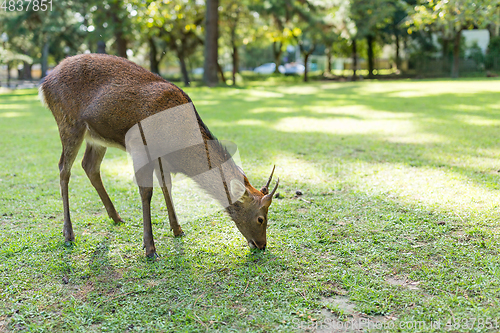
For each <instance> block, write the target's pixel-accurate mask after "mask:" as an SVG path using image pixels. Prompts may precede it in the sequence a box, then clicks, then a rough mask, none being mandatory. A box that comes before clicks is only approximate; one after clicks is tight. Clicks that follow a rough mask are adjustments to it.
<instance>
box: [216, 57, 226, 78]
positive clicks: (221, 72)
mask: <svg viewBox="0 0 500 333" xmlns="http://www.w3.org/2000/svg"><path fill="white" fill-rule="evenodd" d="M217 72H218V73H219V75H220V79H221V80H222V82H224V83H226V78H225V77H224V71H223V70H222V67H221V66H220V65H219V62H217Z"/></svg>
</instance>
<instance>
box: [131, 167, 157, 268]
mask: <svg viewBox="0 0 500 333" xmlns="http://www.w3.org/2000/svg"><path fill="white" fill-rule="evenodd" d="M151 164H152V163H150V164H148V165H146V166H144V167H142V168H141V169H140V170H139V171H137V172H136V179H137V183H138V184H139V192H140V194H141V201H142V217H143V226H144V236H143V240H144V248H145V249H146V256H147V257H149V258H154V257H157V256H158V254H156V248H155V241H154V238H153V227H152V225H151V198H152V197H153V171H154V166H153V165H151Z"/></svg>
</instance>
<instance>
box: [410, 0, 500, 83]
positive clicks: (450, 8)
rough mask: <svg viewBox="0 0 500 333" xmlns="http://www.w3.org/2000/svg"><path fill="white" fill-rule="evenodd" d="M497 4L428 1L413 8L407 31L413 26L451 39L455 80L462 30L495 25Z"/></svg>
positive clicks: (484, 0) (490, 0) (494, 1)
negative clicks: (439, 33)
mask: <svg viewBox="0 0 500 333" xmlns="http://www.w3.org/2000/svg"><path fill="white" fill-rule="evenodd" d="M499 5H500V0H428V2H427V3H425V4H422V5H420V6H416V7H415V12H414V13H413V14H412V15H411V17H410V20H408V26H410V27H409V30H410V31H412V30H411V29H412V28H413V27H414V28H416V29H434V31H440V32H441V33H442V36H443V40H447V39H448V40H451V41H452V42H453V62H452V70H451V77H452V78H458V76H459V62H460V39H461V35H462V31H463V30H467V29H474V28H486V27H487V26H488V25H489V24H491V23H494V22H499V19H500V13H499V11H498V10H497V9H498V6H499ZM411 25H412V26H411ZM443 49H444V47H443ZM444 51H446V50H444Z"/></svg>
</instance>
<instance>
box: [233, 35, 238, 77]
mask: <svg viewBox="0 0 500 333" xmlns="http://www.w3.org/2000/svg"><path fill="white" fill-rule="evenodd" d="M236 73H238V47H237V46H236V45H235V44H233V86H236Z"/></svg>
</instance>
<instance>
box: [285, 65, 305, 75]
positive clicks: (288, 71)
mask: <svg viewBox="0 0 500 333" xmlns="http://www.w3.org/2000/svg"><path fill="white" fill-rule="evenodd" d="M280 67H281V66H280ZM283 67H284V72H283V74H285V75H302V74H304V70H305V69H306V68H305V67H304V65H301V64H298V63H295V62H291V63H289V64H285V65H284V66H283Z"/></svg>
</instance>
